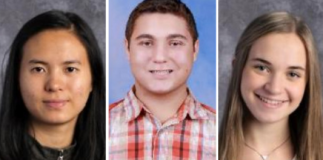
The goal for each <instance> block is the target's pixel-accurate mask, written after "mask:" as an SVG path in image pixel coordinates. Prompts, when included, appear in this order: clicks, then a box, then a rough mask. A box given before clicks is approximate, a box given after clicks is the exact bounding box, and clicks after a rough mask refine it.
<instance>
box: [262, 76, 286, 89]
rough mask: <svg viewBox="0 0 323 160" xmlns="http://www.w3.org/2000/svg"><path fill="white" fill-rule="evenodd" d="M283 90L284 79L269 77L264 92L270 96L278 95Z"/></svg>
mask: <svg viewBox="0 0 323 160" xmlns="http://www.w3.org/2000/svg"><path fill="white" fill-rule="evenodd" d="M283 88H284V79H283V78H282V76H280V75H278V74H274V75H272V76H271V77H269V79H268V81H267V83H266V84H265V90H266V91H267V92H268V93H270V94H280V93H281V92H282V90H283Z"/></svg>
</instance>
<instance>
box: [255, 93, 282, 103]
mask: <svg viewBox="0 0 323 160" xmlns="http://www.w3.org/2000/svg"><path fill="white" fill-rule="evenodd" d="M257 97H258V98H259V99H260V100H261V101H263V102H265V103H268V104H271V105H280V104H282V103H284V102H287V101H281V100H273V99H268V98H265V97H261V96H259V95H257Z"/></svg>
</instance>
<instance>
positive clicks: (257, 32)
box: [219, 12, 323, 160]
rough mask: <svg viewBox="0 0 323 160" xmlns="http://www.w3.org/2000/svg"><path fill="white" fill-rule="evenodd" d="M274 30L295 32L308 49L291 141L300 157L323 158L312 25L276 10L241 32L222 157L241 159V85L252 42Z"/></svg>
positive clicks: (221, 138)
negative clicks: (302, 89)
mask: <svg viewBox="0 0 323 160" xmlns="http://www.w3.org/2000/svg"><path fill="white" fill-rule="evenodd" d="M271 33H295V34H296V35H297V36H298V37H299V38H300V39H301V40H302V42H303V44H304V46H305V49H306V58H307V62H306V76H307V82H306V88H305V93H304V97H303V99H302V101H301V103H300V106H299V107H298V108H297V109H296V111H294V112H293V113H292V114H291V115H290V117H289V129H290V134H291V141H292V144H293V146H294V151H295V154H296V156H297V158H296V159H297V160H321V159H323V136H322V132H323V129H322V128H323V127H322V124H323V123H322V122H323V121H322V93H321V92H322V91H321V79H320V67H319V61H318V53H317V50H316V46H315V42H314V38H313V35H312V33H311V30H310V29H309V27H308V26H307V25H306V24H305V23H304V22H303V21H302V20H301V19H300V18H299V17H296V16H293V15H292V14H290V13H287V12H273V13H268V14H265V15H262V16H260V17H258V18H256V19H255V20H253V21H252V22H251V23H250V24H249V25H248V27H247V28H246V29H245V30H244V32H243V34H242V35H241V37H240V39H239V42H238V45H237V47H236V50H235V63H234V65H233V69H232V75H231V80H230V84H229V88H228V93H227V99H226V104H225V111H224V116H223V120H222V124H221V128H220V132H219V133H220V136H219V159H220V160H235V159H238V155H239V153H240V149H241V148H242V146H243V143H244V133H243V128H244V126H243V125H244V120H245V118H246V116H248V109H247V107H246V104H245V102H244V100H243V98H242V95H241V91H240V85H241V79H242V73H243V69H244V67H245V64H246V62H247V59H248V56H249V52H250V49H251V47H252V45H253V44H254V43H255V41H257V40H258V39H259V38H261V37H263V36H265V35H268V34H271Z"/></svg>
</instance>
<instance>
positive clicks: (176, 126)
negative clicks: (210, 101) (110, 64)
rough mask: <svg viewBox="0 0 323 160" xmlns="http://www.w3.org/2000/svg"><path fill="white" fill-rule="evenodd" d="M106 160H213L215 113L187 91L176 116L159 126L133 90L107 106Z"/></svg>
mask: <svg viewBox="0 0 323 160" xmlns="http://www.w3.org/2000/svg"><path fill="white" fill-rule="evenodd" d="M109 116H110V122H109V123H110V128H109V137H110V139H109V159H110V160H213V159H214V160H215V145H216V141H215V137H216V129H215V128H216V126H215V125H216V118H215V110H213V109H212V108H210V107H208V106H206V105H203V104H201V103H199V102H198V101H197V100H196V99H195V98H194V97H193V96H192V94H191V93H190V92H189V95H188V96H187V98H186V99H185V101H184V102H183V104H182V105H181V106H180V108H179V110H178V112H177V114H176V116H174V117H173V118H170V119H169V120H167V121H166V122H165V123H163V124H161V123H160V122H159V120H158V119H156V118H154V116H153V115H151V114H150V113H149V111H147V109H146V107H144V105H143V103H142V102H140V101H139V100H138V99H137V98H136V96H135V94H134V93H133V91H132V90H131V91H130V92H128V94H127V96H126V98H125V99H123V100H122V101H119V102H117V103H114V104H111V105H110V107H109Z"/></svg>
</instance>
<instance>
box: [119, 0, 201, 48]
mask: <svg viewBox="0 0 323 160" xmlns="http://www.w3.org/2000/svg"><path fill="white" fill-rule="evenodd" d="M148 13H163V14H167V13H169V14H173V15H176V16H179V17H181V18H184V20H185V21H186V23H187V27H188V31H189V32H190V34H191V36H192V39H193V43H195V42H196V40H197V39H198V32H197V29H196V23H195V20H194V16H193V14H192V12H191V11H190V9H189V8H188V7H187V6H186V5H185V4H184V3H183V2H181V0H144V1H143V2H141V3H140V4H138V6H137V7H136V8H135V9H134V10H133V11H132V12H131V14H130V16H129V19H128V22H127V26H126V31H125V36H126V39H127V40H128V42H130V39H131V36H132V33H133V30H134V27H135V23H136V20H137V19H138V18H139V17H140V16H141V15H143V14H148Z"/></svg>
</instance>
